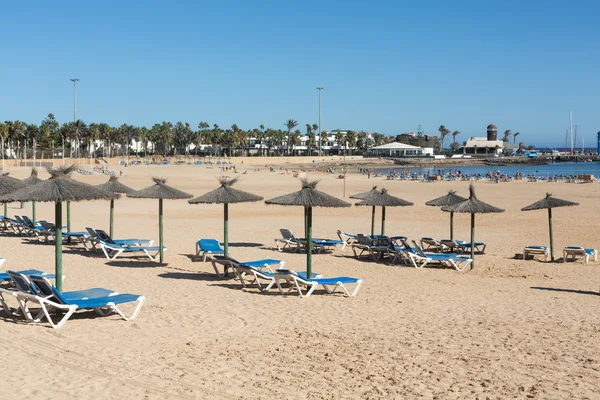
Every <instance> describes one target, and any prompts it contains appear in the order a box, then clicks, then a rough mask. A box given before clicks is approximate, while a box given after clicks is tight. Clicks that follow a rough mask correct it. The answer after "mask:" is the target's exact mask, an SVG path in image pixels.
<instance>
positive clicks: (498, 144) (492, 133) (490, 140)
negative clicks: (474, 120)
mask: <svg viewBox="0 0 600 400" xmlns="http://www.w3.org/2000/svg"><path fill="white" fill-rule="evenodd" d="M516 148H517V146H516V145H514V144H512V143H508V142H504V141H502V140H498V128H497V127H496V125H494V124H490V125H488V127H487V136H486V137H471V138H470V139H469V140H467V141H465V142H464V143H463V145H462V147H461V148H460V149H459V152H462V153H463V154H481V155H486V154H487V155H501V154H511V153H513V152H514V151H515V150H516Z"/></svg>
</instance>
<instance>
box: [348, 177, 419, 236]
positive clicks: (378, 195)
mask: <svg viewBox="0 0 600 400" xmlns="http://www.w3.org/2000/svg"><path fill="white" fill-rule="evenodd" d="M356 205H357V206H373V207H381V235H384V234H385V208H386V207H406V206H412V205H414V203H411V202H410V201H406V200H403V199H401V198H399V197H395V196H392V195H390V194H389V193H388V191H387V189H385V188H383V189H381V191H379V190H371V191H370V192H369V194H368V195H367V196H366V197H365V199H364V200H363V201H361V202H359V203H356Z"/></svg>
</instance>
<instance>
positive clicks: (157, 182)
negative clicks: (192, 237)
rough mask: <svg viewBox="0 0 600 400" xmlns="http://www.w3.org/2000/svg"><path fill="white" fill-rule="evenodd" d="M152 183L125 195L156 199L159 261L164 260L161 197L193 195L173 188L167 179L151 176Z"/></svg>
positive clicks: (179, 197) (186, 196)
mask: <svg viewBox="0 0 600 400" xmlns="http://www.w3.org/2000/svg"><path fill="white" fill-rule="evenodd" d="M152 180H153V181H154V185H152V186H148V187H147V188H145V189H142V190H138V191H134V192H131V193H127V197H133V198H136V199H158V241H159V246H160V262H161V263H162V262H163V260H164V256H163V253H164V251H163V250H164V249H163V199H166V200H183V199H191V198H192V197H194V196H193V195H191V194H189V193H186V192H183V191H181V190H178V189H175V188H174V187H171V186H169V185H167V180H166V179H162V178H152Z"/></svg>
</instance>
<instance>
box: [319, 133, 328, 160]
mask: <svg viewBox="0 0 600 400" xmlns="http://www.w3.org/2000/svg"><path fill="white" fill-rule="evenodd" d="M328 141H329V135H327V130H325V129H323V130H322V131H321V134H320V135H319V144H320V146H319V148H321V147H323V146H327V142H328ZM319 155H320V156H322V155H323V154H319Z"/></svg>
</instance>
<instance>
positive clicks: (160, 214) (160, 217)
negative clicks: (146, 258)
mask: <svg viewBox="0 0 600 400" xmlns="http://www.w3.org/2000/svg"><path fill="white" fill-rule="evenodd" d="M158 246H159V247H160V262H161V263H162V262H163V199H158Z"/></svg>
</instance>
